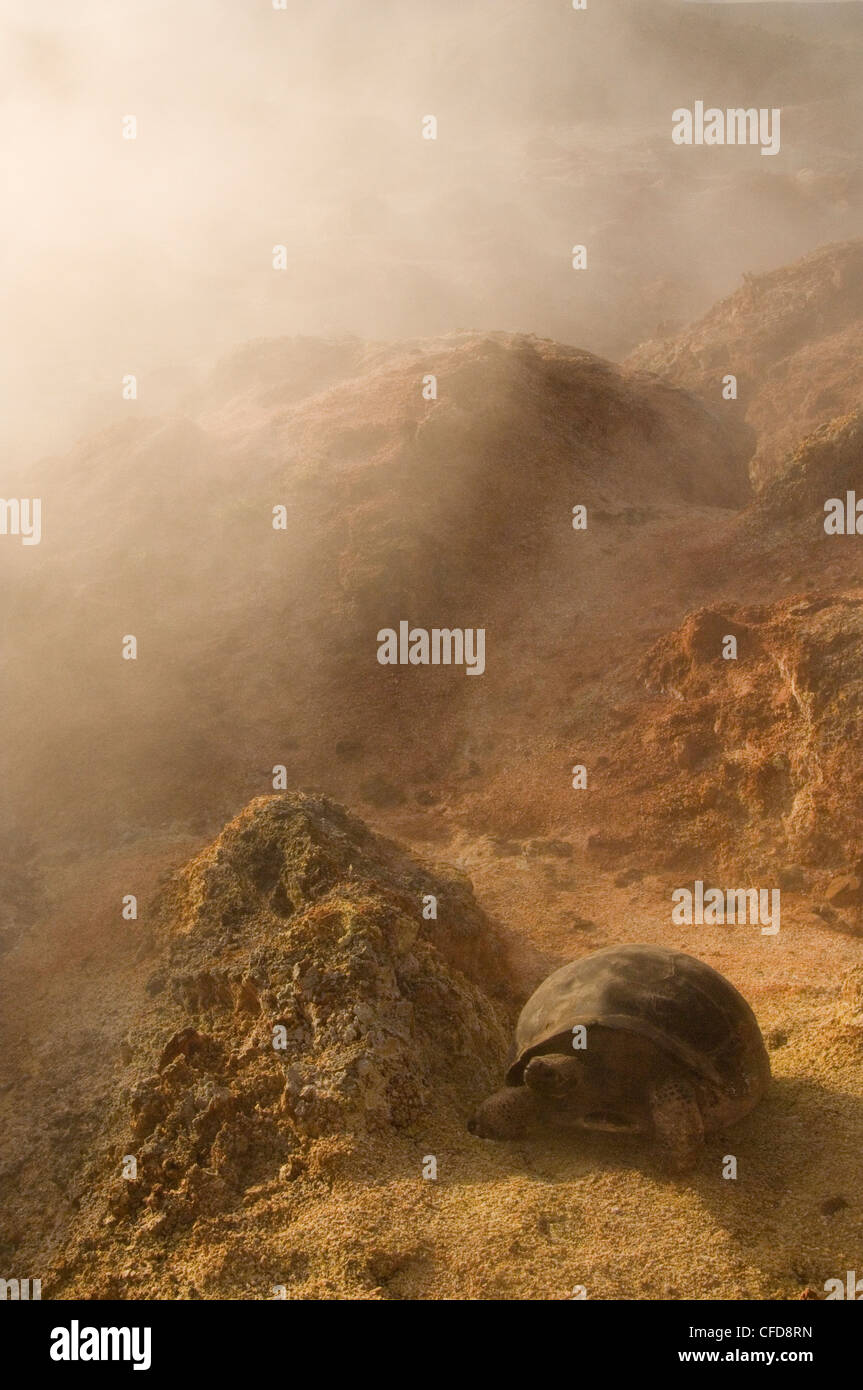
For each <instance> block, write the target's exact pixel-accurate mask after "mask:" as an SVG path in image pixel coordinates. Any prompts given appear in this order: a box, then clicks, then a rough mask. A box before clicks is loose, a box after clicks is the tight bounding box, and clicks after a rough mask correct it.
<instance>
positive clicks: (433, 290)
mask: <svg viewBox="0 0 863 1390" xmlns="http://www.w3.org/2000/svg"><path fill="white" fill-rule="evenodd" d="M815 11H817V14H815V13H813V12H815ZM2 16H3V27H4V31H5V32H4V43H3V55H4V56H3V59H2V89H3V93H4V95H3V98H2V109H3V140H2V144H3V154H4V160H3V162H4V178H5V184H6V190H7V207H8V208H9V209H11V214H10V216H9V217H8V218H7V221H6V226H5V227H4V265H3V280H4V319H5V327H6V334H5V353H4V359H3V373H2V386H3V407H4V408H3V415H4V440H3V445H4V449H5V452H6V458H7V464H8V465H10V466H11V464H12V463H13V462H14V461H20V462H21V463H23V464H27V463H28V462H30V461H32V460H33V459H35V458H36V457H38V455H39V454H40V453H42V452H44V451H46V450H51V451H54V450H60V449H63V448H65V447H67V446H68V444H69V443H70V442H71V440H72V439H73V438H74V436H75V435H77V434H80V433H81V432H82V431H83V430H85V429H89V428H92V427H94V426H98V425H101V424H103V423H105V422H106V421H109V420H110V419H111V418H114V417H116V416H117V415H118V414H119V412H120V411H121V410H122V409H123V408H124V406H123V403H122V401H121V381H122V377H123V376H124V374H126V373H134V374H135V375H136V376H137V378H138V389H139V396H140V400H139V405H138V407H137V408H139V409H142V410H143V409H146V410H151V409H153V410H159V409H161V408H163V407H164V406H165V405H171V404H173V403H174V402H175V401H176V400H178V399H182V396H183V393H184V391H185V390H186V389H187V388H188V387H189V386H190V385H191V384H192V383H193V382H194V381H195V380H196V379H197V378H198V377H199V376H200V375H201V373H202V372H204V371H205V370H206V368H207V366H208V364H209V363H211V362H212V361H213V360H214V359H216V358H218V357H219V356H220V355H221V354H222V353H224V352H226V351H228V350H230V349H231V348H232V347H233V346H234V345H236V344H237V343H240V342H242V341H244V340H247V339H250V338H255V337H260V336H267V335H281V334H316V335H340V334H357V335H361V336H363V337H366V336H370V337H381V338H398V337H405V336H408V337H412V336H420V335H426V334H436V333H442V332H449V331H454V330H458V329H466V328H480V329H486V328H499V329H519V330H527V331H532V332H536V333H538V334H540V335H545V336H552V337H556V338H560V339H562V340H564V341H567V342H572V343H575V344H577V345H578V346H582V347H587V348H590V349H592V350H595V351H599V352H602V353H606V354H609V355H613V356H619V355H622V354H624V353H625V352H626V351H628V350H629V349H630V348H631V347H633V346H634V345H635V344H636V343H637V342H638V341H639V340H641V339H643V338H644V337H648V336H651V335H652V334H653V332H654V331H655V329H656V327H657V325H659V324H661V323H669V322H670V323H672V324H680V323H682V322H683V321H685V320H686V319H688V318H690V317H691V316H693V315H694V314H696V313H698V312H701V311H702V310H703V309H705V308H706V307H707V306H708V304H709V303H710V302H711V300H712V299H713V298H714V297H715V296H716V295H717V294H721V293H725V292H728V291H730V290H731V289H733V288H734V287H735V286H736V285H737V284H738V283H739V280H740V276H741V274H742V272H743V271H752V270H758V269H766V268H768V267H771V266H773V265H776V264H780V263H782V262H783V261H784V260H787V259H790V258H793V257H794V256H797V255H800V254H801V253H803V252H805V251H807V250H809V249H812V248H813V247H814V246H816V245H819V244H823V243H824V242H826V241H830V240H836V239H841V238H844V237H847V236H851V235H856V234H859V232H860V230H861V194H860V189H859V186H858V174H857V168H858V150H859V137H858V130H859V121H858V120H857V119H856V116H857V115H859V113H860V104H861V99H860V96H859V95H856V94H854V93H855V88H856V87H857V85H858V83H857V74H858V73H859V64H860V45H861V32H863V29H861V23H860V6H859V5H858V4H856V3H850V4H844V5H833V6H826V5H822V4H817V5H811V6H810V5H806V4H793V5H784V4H771V5H757V4H746V5H739V6H738V5H734V6H726V5H723V6H721V7H720V6H706V5H700V4H699V5H694V4H691V3H684V0H679V2H677V3H666V4H663V3H658V4H645V3H644V0H639V3H627V2H626V0H617V3H616V4H614V5H612V6H608V5H604V4H600V3H599V0H591V4H590V7H589V8H588V10H587V11H585V12H574V11H573V10H572V8H571V6H569V4H568V3H567V0H445V3H438V4H435V5H432V6H429V5H427V4H424V3H420V0H375V3H374V4H358V3H347V0H315V4H314V5H311V6H309V5H304V4H300V3H298V0H287V8H286V9H285V10H274V9H273V8H272V4H271V0H239V2H238V0H182V3H179V4H178V3H176V2H175V0H172V3H167V0H164V2H163V0H138V2H137V3H133V0H76V3H75V4H74V5H68V6H67V5H49V6H41V7H36V8H34V7H33V5H32V4H31V3H29V0H4V4H3V7H2ZM747 25H748V26H752V25H755V26H756V28H755V30H754V31H753V32H751V33H748V34H747V35H745V36H744V35H743V34H741V26H747ZM852 94H854V95H852ZM701 96H703V97H704V98H705V99H706V100H708V101H713V100H715V101H716V102H717V103H719V104H721V105H724V104H726V103H743V104H747V105H756V106H768V105H774V104H776V105H781V106H782V107H783V112H784V128H783V147H782V151H781V153H780V154H779V156H778V157H777V158H776V159H773V160H770V161H766V160H763V159H760V158H759V155H758V151H757V150H740V149H737V150H711V151H702V152H700V153H701V155H702V156H704V155H706V156H708V158H706V159H704V158H702V159H701V160H700V162H699V160H698V159H697V157H696V158H693V152H692V151H681V150H679V149H675V148H674V147H673V146H672V144H671V140H670V115H671V110H672V109H673V107H675V106H677V105H679V104H681V103H685V104H688V103H691V102H692V101H693V100H694V99H695V98H698V97H701ZM428 114H433V115H435V116H436V118H437V120H438V123H439V129H438V138H437V140H435V141H431V140H424V139H423V138H422V134H421V122H422V118H423V117H424V116H425V115H428ZM128 115H134V116H135V118H136V120H137V138H136V139H131V140H130V139H124V138H123V120H124V117H126V116H128ZM768 164H769V165H770V166H771V167H770V168H769V169H768V168H767V167H766V166H767V165H768ZM574 243H585V244H587V245H588V246H589V251H590V263H589V270H588V272H587V274H586V275H582V277H581V278H580V279H578V278H577V277H575V275H574V273H573V271H572V268H571V265H570V253H571V248H572V245H573V244H574ZM277 244H281V245H284V246H285V247H286V248H287V252H288V267H287V269H286V270H284V271H275V270H274V269H273V268H272V248H273V246H274V245H277Z"/></svg>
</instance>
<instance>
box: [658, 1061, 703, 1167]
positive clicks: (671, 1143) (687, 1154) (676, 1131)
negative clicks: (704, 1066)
mask: <svg viewBox="0 0 863 1390" xmlns="http://www.w3.org/2000/svg"><path fill="white" fill-rule="evenodd" d="M650 1115H651V1119H652V1120H653V1129H654V1133H655V1135H656V1139H657V1141H658V1143H659V1149H660V1153H661V1155H662V1159H663V1163H664V1166H665V1167H666V1168H667V1170H668V1171H669V1172H671V1173H688V1172H690V1171H691V1170H692V1169H693V1168H695V1167H696V1166H697V1164H698V1160H699V1158H700V1157H701V1154H702V1152H703V1150H704V1120H703V1117H702V1114H701V1109H700V1107H699V1104H698V1098H697V1096H696V1094H695V1087H694V1086H693V1085H692V1083H691V1082H690V1081H688V1080H687V1079H686V1077H682V1076H680V1077H678V1076H675V1077H668V1078H666V1079H665V1080H664V1081H661V1082H660V1083H659V1084H658V1085H656V1086H654V1088H653V1090H652V1091H651V1093H650Z"/></svg>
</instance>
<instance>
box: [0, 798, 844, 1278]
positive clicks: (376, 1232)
mask: <svg viewBox="0 0 863 1390" xmlns="http://www.w3.org/2000/svg"><path fill="white" fill-rule="evenodd" d="M393 820H394V821H396V820H397V817H395V816H394V817H393ZM377 828H381V829H384V830H385V831H390V830H394V829H397V827H396V826H395V825H393V826H383V825H381V826H379V827H377ZM439 829H440V828H439V827H436V830H435V839H434V842H433V849H434V853H435V857H436V858H438V859H439V860H445V859H449V861H450V862H451V863H453V864H456V865H458V866H461V867H464V868H466V869H467V870H468V872H469V873H470V874H471V876H472V878H473V880H474V883H475V886H476V890H477V895H478V898H479V900H480V902H481V903H482V905H483V906H484V907H486V909H487V910H488V911H489V912H490V913H492V914H493V915H495V916H497V917H503V918H505V920H506V921H507V923H508V925H509V926H510V927H511V928H513V929H514V931H515V932H516V934H522V933H523V934H524V937H525V939H526V940H528V941H529V942H531V943H532V944H533V945H534V946H535V947H536V948H537V950H538V952H539V953H540V954H539V955H538V956H529V957H527V956H526V959H525V964H524V972H525V994H526V993H527V992H528V990H529V988H530V986H531V984H532V983H533V982H534V979H535V978H536V971H537V969H538V967H539V965H540V963H541V961H542V960H548V961H550V962H552V963H553V962H554V960H556V959H558V958H564V957H569V956H571V955H574V954H577V953H581V952H584V951H586V950H591V949H598V948H599V947H601V946H603V945H607V944H609V943H611V942H614V941H622V940H642V941H662V942H665V943H667V944H672V945H677V946H679V947H681V948H682V949H688V950H691V951H693V952H694V953H695V954H698V955H699V956H701V957H702V958H704V959H706V960H708V961H709V962H710V963H711V964H713V965H715V966H716V967H717V968H718V969H720V970H721V971H723V972H724V973H725V974H727V975H728V976H729V978H730V979H732V980H733V981H734V983H735V984H737V985H738V986H739V987H740V988H742V989H743V990H744V992H745V993H746V995H747V997H748V998H749V1000H750V1002H751V1003H752V1005H753V1007H754V1009H755V1011H756V1014H757V1016H758V1019H759V1022H760V1024H761V1027H762V1030H763V1031H764V1033H765V1036H766V1037H767V1039H768V1044H769V1046H770V1050H771V1060H772V1064H773V1069H774V1078H775V1079H774V1083H773V1086H772V1088H771V1091H770V1094H769V1096H768V1097H767V1099H766V1100H765V1101H764V1102H763V1103H762V1104H761V1105H760V1106H759V1107H758V1109H757V1110H756V1111H755V1112H754V1113H753V1114H752V1115H751V1116H750V1117H749V1118H748V1119H747V1120H746V1121H744V1122H743V1123H742V1124H741V1125H740V1126H738V1127H737V1128H735V1129H734V1130H733V1131H730V1132H729V1133H728V1134H727V1135H725V1136H716V1137H714V1138H713V1139H711V1140H710V1141H709V1143H708V1150H707V1155H706V1157H705V1159H704V1161H703V1163H702V1166H701V1167H700V1169H699V1171H698V1172H697V1173H696V1174H695V1175H693V1176H691V1177H686V1178H675V1179H669V1178H667V1177H666V1176H664V1175H663V1174H662V1173H661V1171H660V1170H659V1168H658V1165H657V1163H656V1161H655V1159H654V1157H653V1155H652V1154H651V1152H650V1150H649V1147H648V1146H646V1145H645V1144H643V1143H642V1142H641V1141H635V1140H621V1139H617V1138H611V1137H608V1136H598V1135H596V1136H578V1137H577V1138H569V1137H567V1138H557V1137H555V1138H547V1139H537V1140H530V1141H523V1142H519V1143H509V1144H493V1143H490V1142H488V1141H482V1140H477V1139H475V1138H473V1137H472V1136H470V1135H469V1134H468V1133H467V1131H466V1130H465V1128H464V1121H465V1119H466V1116H463V1115H460V1114H454V1113H451V1112H443V1111H440V1110H439V1111H434V1110H432V1111H431V1112H430V1113H429V1114H428V1115H427V1116H426V1117H424V1119H423V1120H422V1122H421V1123H417V1124H416V1125H414V1126H412V1127H411V1128H410V1129H409V1130H407V1131H402V1132H391V1133H390V1135H389V1136H388V1137H387V1139H386V1140H385V1141H384V1140H380V1141H377V1140H376V1141H374V1142H371V1141H365V1142H363V1143H361V1144H359V1145H356V1146H355V1145H353V1144H351V1143H350V1142H349V1141H348V1140H347V1138H346V1137H344V1136H342V1137H340V1138H336V1139H330V1140H323V1141H321V1142H320V1143H319V1144H318V1145H317V1146H316V1151H315V1160H314V1163H313V1164H312V1166H311V1167H310V1170H309V1173H308V1176H307V1178H306V1180H304V1182H303V1183H301V1184H292V1183H290V1182H286V1181H283V1180H280V1181H274V1182H269V1183H265V1184H263V1185H261V1186H260V1187H258V1188H252V1189H250V1190H249V1191H247V1193H246V1196H245V1199H244V1202H243V1205H242V1207H241V1208H240V1209H239V1210H236V1211H232V1212H230V1213H227V1214H221V1215H217V1216H213V1217H212V1218H210V1219H208V1220H202V1221H199V1222H198V1223H197V1224H196V1226H195V1227H194V1228H193V1230H192V1231H191V1232H188V1233H186V1234H182V1235H180V1236H178V1237H175V1238H173V1239H171V1240H162V1241H161V1242H160V1241H159V1240H158V1238H154V1237H152V1236H150V1235H144V1234H142V1233H140V1232H139V1233H138V1234H137V1235H132V1236H131V1237H130V1236H129V1233H128V1232H127V1231H125V1230H124V1228H123V1227H122V1224H121V1225H120V1226H118V1227H116V1228H115V1226H114V1222H113V1218H111V1217H110V1216H107V1217H105V1218H104V1229H103V1230H102V1231H97V1232H94V1233H92V1234H91V1235H90V1236H89V1237H88V1238H85V1239H84V1241H83V1242H82V1243H81V1244H80V1245H79V1246H77V1247H76V1249H75V1253H74V1256H72V1257H71V1258H70V1257H69V1255H68V1252H67V1253H66V1254H64V1250H63V1247H64V1244H65V1242H66V1237H67V1228H68V1226H69V1225H70V1224H74V1222H75V1219H76V1212H77V1210H78V1207H79V1206H80V1202H81V1197H82V1194H83V1193H84V1192H85V1191H86V1187H87V1183H88V1181H93V1180H94V1178H95V1172H96V1165H94V1164H92V1163H91V1162H90V1159H89V1158H88V1152H87V1151H88V1146H89V1145H92V1142H93V1139H94V1137H95V1136H94V1134H93V1132H92V1126H93V1125H94V1124H95V1123H96V1118H95V1117H96V1116H97V1115H98V1110H99V1105H100V1102H101V1103H102V1104H107V1103H108V1100H109V1098H110V1093H111V1087H112V1077H113V1076H114V1073H115V1071H116V1065H117V1054H118V1049H119V1046H120V1042H121V1039H122V1037H123V1035H124V1033H125V1032H126V1030H127V1029H128V1027H129V1026H130V1024H131V1022H132V1020H133V1018H134V1017H135V1015H136V1011H137V1009H138V1008H139V1007H140V1001H141V998H142V993H143V989H144V981H145V979H146V977H147V975H148V973H149V971H150V969H151V965H152V962H151V961H148V959H147V958H146V957H145V958H143V959H141V960H140V961H138V962H137V963H136V962H135V961H134V960H133V959H132V955H133V951H132V950H131V949H130V941H129V938H128V936H126V937H125V939H124V933H128V932H129V931H130V930H131V924H130V925H126V924H120V923H119V922H118V921H117V912H116V902H117V900H118V893H119V890H120V888H121V887H122V885H125V884H128V882H129V881H130V873H131V874H133V875H134V876H135V881H137V882H138V883H140V884H141V885H142V888H143V887H151V888H155V886H156V885H157V882H158V880H159V878H160V876H163V875H164V873H165V871H166V869H167V867H169V866H171V865H177V864H179V863H182V862H184V861H185V860H186V859H187V858H188V857H189V855H190V854H191V853H192V852H193V851H194V850H195V849H196V848H198V846H197V845H195V844H193V843H192V842H191V841H188V840H174V841H171V840H166V841H163V842H161V843H159V842H154V843H153V844H152V845H151V846H150V848H149V851H148V853H147V855H146V856H142V854H141V852H140V847H134V848H132V849H130V851H129V854H128V855H127V856H123V855H119V854H118V855H115V856H112V857H111V859H110V861H109V862H106V863H105V864H103V865H101V866H100V870H99V873H98V875H93V874H92V871H91V870H90V869H88V870H87V871H86V872H84V871H82V870H81V868H80V867H76V866H75V865H71V866H68V867H67V868H66V869H65V871H64V877H65V882H64V883H63V884H62V887H61V888H59V889H58V901H60V902H62V903H63V904H64V906H63V908H62V910H57V911H55V912H51V913H49V914H48V918H47V921H46V923H45V925H44V926H43V928H42V929H41V930H39V931H38V932H36V933H34V935H33V936H32V937H31V938H29V940H28V942H27V943H25V944H22V945H21V946H19V947H18V949H17V950H15V951H14V952H12V953H10V956H9V957H7V978H8V979H9V982H10V985H11V988H10V989H9V990H8V992H7V998H9V999H10V1001H11V1003H10V1006H9V1013H8V1015H7V1018H6V1020H5V1027H4V1036H5V1037H6V1038H9V1037H10V1036H11V1037H12V1039H13V1045H12V1046H11V1047H10V1046H9V1045H8V1044H7V1045H6V1047H5V1048H4V1054H3V1082H2V1084H3V1093H2V1096H0V1105H2V1123H0V1129H2V1155H3V1168H2V1172H3V1178H4V1182H3V1188H2V1196H3V1199H4V1204H5V1211H6V1217H5V1219H4V1223H3V1230H4V1239H3V1244H4V1250H3V1253H4V1260H5V1263H6V1264H7V1265H9V1264H10V1263H11V1264H12V1265H13V1266H14V1269H13V1270H10V1273H16V1274H18V1275H19V1276H20V1277H25V1276H26V1275H28V1274H29V1275H30V1277H40V1276H41V1277H42V1278H43V1281H44V1282H43V1296H44V1297H48V1298H51V1297H60V1298H63V1297H75V1296H77V1297H91V1298H99V1297H126V1298H133V1297H138V1298H153V1297H155V1298H214V1297H215V1298H225V1297H227V1298H272V1297H276V1296H280V1295H279V1294H278V1293H276V1292H274V1291H275V1290H277V1289H278V1288H279V1286H284V1289H285V1296H287V1297H288V1298H310V1297H311V1298H351V1299H353V1298H358V1299H365V1298H371V1299H380V1298H407V1299H439V1298H442V1299H446V1298H476V1299H487V1298H494V1299H523V1298H527V1299H548V1298H551V1299H556V1298H572V1297H574V1291H575V1290H576V1289H577V1288H578V1287H579V1286H583V1287H584V1289H585V1290H586V1296H587V1297H589V1298H645V1299H675V1298H727V1299H735V1298H744V1297H755V1298H796V1297H799V1296H800V1294H801V1292H802V1291H803V1289H804V1288H806V1287H810V1288H812V1289H815V1290H816V1291H819V1290H821V1289H822V1288H823V1284H824V1281H825V1280H826V1279H827V1278H831V1277H844V1275H845V1271H846V1270H848V1269H855V1268H857V1266H858V1265H859V1263H860V1251H861V1239H863V1214H861V1206H860V1197H859V1183H858V1177H859V1154H860V1151H861V1145H863V1032H861V1029H860V1027H859V1024H858V1026H857V1027H855V1026H853V1024H852V1022H851V1021H850V1019H851V1014H850V1009H849V1006H848V1004H847V1001H846V1002H843V1001H841V1000H840V998H839V988H840V981H841V980H842V978H843V976H844V975H845V974H846V973H847V971H848V969H849V968H850V967H851V966H852V965H854V964H856V963H857V962H858V961H859V958H860V947H859V940H858V938H857V937H856V936H855V935H853V934H852V932H851V931H850V930H847V931H844V932H841V931H835V930H831V929H830V928H829V927H827V926H826V925H825V924H824V923H822V922H820V921H819V919H817V918H815V919H813V918H812V916H811V909H810V904H809V903H808V902H807V901H806V900H805V898H804V897H803V895H797V899H798V900H797V901H793V902H792V898H791V896H790V895H789V896H788V898H787V902H786V905H785V910H784V913H783V921H782V930H781V933H780V936H779V938H778V939H777V938H762V937H760V934H759V933H758V931H757V928H752V927H731V928H714V929H706V928H677V929H675V930H674V931H672V930H671V929H670V927H669V925H668V923H669V916H670V912H669V891H670V888H669V887H668V886H667V885H663V884H662V883H661V882H660V881H659V880H653V879H648V880H644V881H642V882H641V883H639V884H637V885H632V886H630V887H629V888H625V889H620V888H614V887H613V886H612V885H611V883H610V880H609V878H608V876H607V875H603V874H600V873H599V872H598V871H597V870H596V869H595V868H594V867H593V866H588V865H585V864H583V863H581V862H580V861H579V859H578V858H577V857H576V858H574V859H572V860H566V861H561V860H560V859H554V860H549V859H547V858H546V859H531V858H529V857H526V856H523V855H520V856H512V857H510V858H504V859H502V858H500V857H499V856H498V855H496V854H495V853H494V851H493V850H492V849H491V848H490V847H489V846H488V844H487V842H485V841H483V842H479V843H477V844H471V843H470V842H468V841H465V840H463V839H458V838H457V839H454V840H453V841H452V842H451V843H450V844H449V846H448V848H447V852H446V854H442V852H441V844H440V840H439V838H438V835H439ZM94 883H96V884H98V887H97V888H94V886H93V884H94ZM145 896H146V895H145V894H144V893H143V891H142V899H143V898H144V897H145ZM538 901H542V902H544V903H546V904H547V907H546V909H545V912H544V913H543V916H542V919H541V920H537V915H536V911H535V906H534V905H535V904H536V902H538ZM813 922H814V923H816V925H813ZM37 957H38V964H37ZM97 962H98V965H97ZM814 962H817V968H813V963H814ZM34 975H38V977H39V981H40V983H39V987H38V988H36V989H34V988H33V979H34ZM531 975H532V976H533V979H529V978H528V976H531ZM16 985H18V986H20V987H18V988H16ZM25 986H26V988H25ZM14 1040H17V1047H16V1046H15V1045H14ZM94 1111H95V1115H94ZM729 1154H733V1155H734V1156H735V1157H736V1159H737V1164H738V1175H737V1178H736V1180H728V1179H724V1178H723V1177H722V1170H723V1160H724V1158H725V1156H726V1155H729ZM429 1156H434V1158H435V1159H436V1161H437V1178H436V1179H435V1180H429V1179H425V1178H424V1177H423V1165H424V1163H426V1166H427V1160H428V1157H429ZM88 1164H89V1167H88ZM10 1213H14V1214H15V1215H14V1217H12V1219H11V1221H10Z"/></svg>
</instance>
